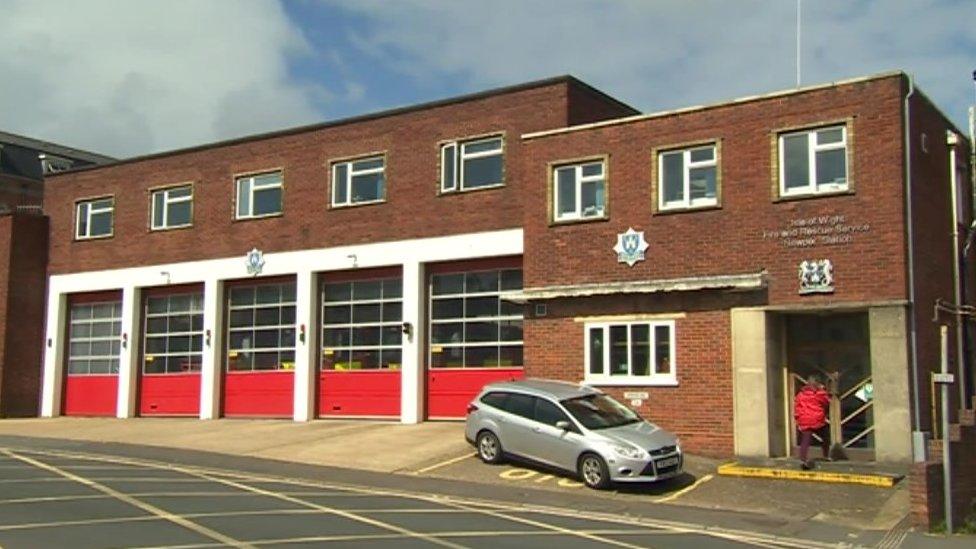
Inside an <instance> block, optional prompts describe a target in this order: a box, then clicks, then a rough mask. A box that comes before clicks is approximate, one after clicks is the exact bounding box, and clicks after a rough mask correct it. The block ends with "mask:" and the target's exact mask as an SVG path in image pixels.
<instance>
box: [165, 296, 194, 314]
mask: <svg viewBox="0 0 976 549" xmlns="http://www.w3.org/2000/svg"><path fill="white" fill-rule="evenodd" d="M189 310H190V295H189V294H184V295H174V296H172V297H170V298H169V312H171V313H185V312H189Z"/></svg>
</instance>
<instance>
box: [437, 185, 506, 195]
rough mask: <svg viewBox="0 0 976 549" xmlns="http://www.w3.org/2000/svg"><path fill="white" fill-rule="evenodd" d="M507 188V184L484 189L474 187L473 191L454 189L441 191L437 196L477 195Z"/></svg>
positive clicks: (488, 186) (487, 186)
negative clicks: (477, 193)
mask: <svg viewBox="0 0 976 549" xmlns="http://www.w3.org/2000/svg"><path fill="white" fill-rule="evenodd" d="M503 187H505V183H504V182H503V183H495V184H494V185H484V186H482V187H474V188H473V189H452V190H449V191H445V190H441V191H440V192H438V193H437V196H451V195H458V194H467V193H476V192H478V191H492V190H495V189H501V188H503Z"/></svg>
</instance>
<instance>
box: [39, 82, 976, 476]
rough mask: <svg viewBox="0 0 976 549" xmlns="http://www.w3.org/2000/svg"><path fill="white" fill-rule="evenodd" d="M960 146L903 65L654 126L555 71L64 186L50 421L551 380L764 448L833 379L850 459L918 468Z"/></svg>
mask: <svg viewBox="0 0 976 549" xmlns="http://www.w3.org/2000/svg"><path fill="white" fill-rule="evenodd" d="M967 151H968V145H967V144H966V142H965V139H964V138H963V137H962V136H961V133H960V132H959V131H958V130H956V129H955V128H954V127H953V126H952V124H951V122H949V121H948V120H947V118H946V117H944V116H943V115H942V114H941V113H940V112H939V111H938V109H937V108H936V107H934V106H933V105H932V104H931V103H930V102H929V101H928V100H927V99H926V98H925V96H924V95H922V94H921V92H920V91H918V90H915V89H914V87H913V85H912V83H911V82H910V81H909V79H908V78H907V77H906V76H905V75H904V74H902V73H889V74H883V75H877V76H872V77H867V78H860V79H856V80H850V81H845V82H839V83H833V84H829V85H822V86H813V87H808V88H801V89H793V90H789V91H784V92H777V93H771V94H767V95H762V96H754V97H748V98H743V99H739V100H734V101H730V102H726V103H721V104H716V105H708V106H699V107H690V108H686V109H681V110H676V111H668V112H662V113H652V114H641V113H638V112H637V111H636V110H634V109H633V108H631V107H629V106H627V105H625V104H623V103H621V102H619V101H617V100H615V99H613V98H611V97H609V96H608V95H606V94H604V93H602V92H600V91H598V90H595V89H594V88H592V87H590V86H588V85H586V84H584V83H582V82H580V81H578V80H576V79H574V78H571V77H561V78H555V79H550V80H545V81H539V82H532V83H528V84H524V85H520V86H515V87H510V88H504V89H498V90H492V91H488V92H484V93H480V94H476V95H469V96H464V97H458V98H454V99H449V100H445V101H439V102H436V103H429V104H424V105H418V106H414V107H408V108H403V109H398V110H394V111H388V112H382V113H377V114H372V115H366V116H362V117H357V118H352V119H346V120H340V121H336V122H329V123H324V124H320V125H315V126H309V127H302V128H295V129H291V130H286V131H281V132H276V133H272V134H265V135H259V136H253V137H247V138H243V139H237V140H233V141H226V142H221V143H215V144H211V145H205V146H200V147H194V148H190V149H184V150H179V151H173V152H166V153H160V154H153V155H150V156H144V157H139V158H132V159H127V160H121V161H118V162H115V163H112V164H109V165H106V166H98V167H92V168H81V169H75V170H72V171H68V172H66V173H62V174H57V175H54V176H51V177H49V178H48V179H47V181H46V189H45V204H44V209H45V212H46V214H47V215H48V216H49V218H50V221H49V226H50V232H49V246H48V264H47V270H48V275H49V278H48V286H47V305H46V307H47V310H46V329H45V336H44V338H45V341H44V342H43V347H44V364H43V388H42V403H41V404H42V406H41V409H42V415H43V416H57V415H106V416H117V417H123V418H124V417H133V416H194V417H200V418H201V419H210V418H216V417H282V418H293V419H294V420H296V421H307V420H311V419H313V418H317V417H364V418H366V417H368V418H389V419H391V420H399V421H402V422H405V423H413V422H418V421H424V420H427V419H455V418H463V417H464V415H465V412H466V406H467V404H468V402H470V400H471V398H472V397H473V396H474V395H475V394H476V393H477V392H478V391H479V390H480V388H481V387H482V386H483V385H484V384H485V383H488V382H492V381H496V380H506V379H515V378H521V377H526V376H528V377H549V378H557V379H564V380H569V381H574V382H583V383H587V384H591V385H594V386H598V387H601V388H603V389H604V390H606V391H608V392H610V393H612V394H614V395H616V396H618V397H619V398H621V399H623V400H624V401H625V402H628V403H629V404H631V405H632V406H634V407H635V408H637V409H639V411H640V412H641V413H642V414H643V415H645V417H648V418H649V419H651V420H652V421H655V422H657V423H659V424H661V425H662V426H664V427H666V428H668V429H670V430H672V431H674V432H676V433H677V434H678V435H679V436H680V437H681V439H682V443H683V445H684V447H685V448H686V449H687V450H688V451H690V452H697V453H702V454H707V455H731V454H742V455H767V456H776V455H785V454H787V453H789V451H790V448H791V446H792V444H793V440H794V438H795V437H793V436H792V433H793V426H792V424H791V421H792V419H791V413H790V400H791V398H792V394H793V393H794V391H795V389H794V385H795V383H796V380H797V379H799V378H800V377H803V376H806V375H808V374H810V373H813V372H822V373H836V375H837V376H838V377H839V387H838V389H839V398H838V402H837V406H836V413H835V414H834V421H835V422H836V425H837V428H836V431H837V434H836V436H837V437H838V441H839V442H841V443H842V444H843V445H844V446H845V447H846V448H848V450H849V452H850V453H851V454H852V455H854V456H860V457H864V458H865V459H877V460H889V461H910V460H911V459H912V431H923V430H927V429H929V422H930V421H931V414H929V413H928V412H927V410H928V409H929V405H930V403H929V400H928V394H929V386H928V379H929V372H930V371H931V370H933V369H937V367H938V355H939V349H938V329H937V326H936V325H935V324H933V323H932V321H931V317H932V310H933V305H934V303H935V300H936V299H939V298H942V299H946V300H949V301H951V300H952V299H953V295H954V285H953V284H954V283H953V269H952V265H953V263H954V261H953V258H954V257H958V254H959V253H960V252H959V251H958V250H954V248H953V244H954V242H953V240H952V238H951V236H950V235H951V234H952V233H953V228H954V225H953V223H954V222H955V223H956V225H955V227H959V226H964V227H968V225H969V222H970V220H971V213H970V212H971V202H972V192H971V189H970V188H969V186H968V184H967V181H968V180H969V176H968V159H967V154H968V153H967ZM953 204H955V209H953ZM962 238H964V233H963V236H962V237H959V239H957V240H956V243H959V242H961V241H962V240H961V239H962ZM954 254H956V255H954ZM961 290H962V291H963V295H972V292H971V291H970V292H966V290H967V288H961ZM960 337H961V340H960V344H962V343H965V341H963V340H965V339H967V338H966V337H965V334H964V333H963V334H962V335H961V336H960ZM960 347H961V345H960ZM961 348H962V347H961ZM953 356H954V357H955V354H954V355H953ZM957 362H959V363H962V362H964V361H957Z"/></svg>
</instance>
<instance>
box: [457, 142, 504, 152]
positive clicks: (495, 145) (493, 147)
mask: <svg viewBox="0 0 976 549" xmlns="http://www.w3.org/2000/svg"><path fill="white" fill-rule="evenodd" d="M501 150H502V140H501V139H488V140H486V141H474V142H471V143H465V144H464V153H465V154H475V153H481V152H489V151H501Z"/></svg>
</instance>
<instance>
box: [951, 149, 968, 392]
mask: <svg viewBox="0 0 976 549" xmlns="http://www.w3.org/2000/svg"><path fill="white" fill-rule="evenodd" d="M946 141H947V144H948V145H949V185H950V187H951V188H950V189H949V196H950V199H951V202H952V213H951V215H950V218H951V219H952V257H953V262H952V286H953V297H954V298H955V299H954V301H955V309H956V364H957V367H956V370H958V371H959V407H960V408H965V407H966V370H965V364H966V360H965V358H966V357H965V356H964V355H963V346H962V337H963V336H962V334H963V318H962V290H961V285H960V279H961V277H960V270H961V265H962V261H963V257H962V256H961V255H960V254H959V171H958V167H957V164H958V162H957V159H956V151H957V145H958V144H959V137H958V136H957V135H956V134H955V133H953V132H952V131H949V132H948V134H947V136H946Z"/></svg>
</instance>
